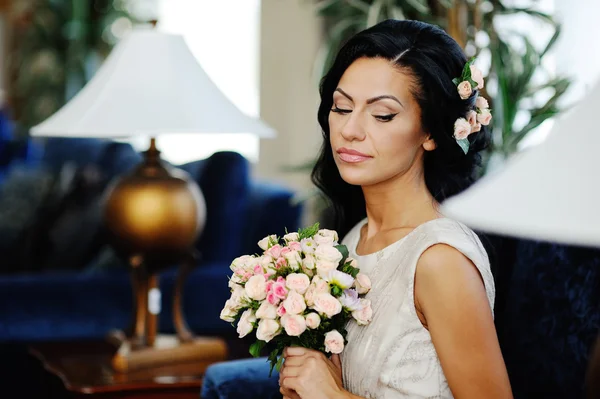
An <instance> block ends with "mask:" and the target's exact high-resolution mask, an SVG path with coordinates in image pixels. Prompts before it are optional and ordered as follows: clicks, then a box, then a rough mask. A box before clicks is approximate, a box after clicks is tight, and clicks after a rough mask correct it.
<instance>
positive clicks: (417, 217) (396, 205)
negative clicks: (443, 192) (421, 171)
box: [362, 173, 440, 237]
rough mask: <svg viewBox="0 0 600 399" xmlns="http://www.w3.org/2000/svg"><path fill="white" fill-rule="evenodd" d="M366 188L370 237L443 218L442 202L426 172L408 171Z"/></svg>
mask: <svg viewBox="0 0 600 399" xmlns="http://www.w3.org/2000/svg"><path fill="white" fill-rule="evenodd" d="M362 189H363V194H364V196H365V203H366V208H367V209H366V211H367V219H368V223H369V226H368V236H369V237H372V236H374V235H375V234H377V233H378V232H381V231H386V230H391V229H396V228H401V227H416V226H418V225H420V224H422V223H425V222H427V221H429V220H432V219H436V218H438V217H440V214H439V212H438V209H437V208H438V204H437V202H436V201H435V199H434V198H433V196H432V195H431V193H430V192H429V190H428V189H427V186H426V185H425V181H424V178H423V177H422V175H421V176H418V175H417V174H410V173H406V174H403V175H400V176H397V177H395V178H392V179H390V180H387V181H385V182H381V183H378V184H376V185H373V186H365V187H363V188H362Z"/></svg>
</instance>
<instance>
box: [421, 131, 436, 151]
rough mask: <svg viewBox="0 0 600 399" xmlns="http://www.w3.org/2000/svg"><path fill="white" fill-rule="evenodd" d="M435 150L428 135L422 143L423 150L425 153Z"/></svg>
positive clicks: (433, 143)
mask: <svg viewBox="0 0 600 399" xmlns="http://www.w3.org/2000/svg"><path fill="white" fill-rule="evenodd" d="M436 148H437V144H436V143H435V141H434V140H433V138H432V137H431V135H430V134H428V135H427V139H425V141H424V142H423V149H424V150H425V151H433V150H435V149H436Z"/></svg>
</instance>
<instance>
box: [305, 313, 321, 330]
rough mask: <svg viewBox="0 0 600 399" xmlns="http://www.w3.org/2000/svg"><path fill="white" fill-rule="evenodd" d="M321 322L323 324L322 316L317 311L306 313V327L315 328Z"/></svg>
mask: <svg viewBox="0 0 600 399" xmlns="http://www.w3.org/2000/svg"><path fill="white" fill-rule="evenodd" d="M319 324H321V318H320V317H319V315H318V314H316V313H309V314H307V315H306V327H308V328H310V329H312V330H314V329H315V328H319Z"/></svg>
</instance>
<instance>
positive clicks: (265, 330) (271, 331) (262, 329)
mask: <svg viewBox="0 0 600 399" xmlns="http://www.w3.org/2000/svg"><path fill="white" fill-rule="evenodd" d="M280 333H281V326H280V325H279V323H277V322H276V321H275V320H271V319H262V320H261V321H259V322H258V329H257V330H256V338H258V339H260V340H261V341H265V342H269V341H270V340H272V339H273V338H275V337H276V336H277V335H279V334H280Z"/></svg>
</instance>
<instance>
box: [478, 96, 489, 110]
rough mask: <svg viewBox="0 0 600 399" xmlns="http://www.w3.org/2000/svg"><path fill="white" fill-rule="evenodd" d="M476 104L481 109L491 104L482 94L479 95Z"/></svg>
mask: <svg viewBox="0 0 600 399" xmlns="http://www.w3.org/2000/svg"><path fill="white" fill-rule="evenodd" d="M475 106H476V107H477V108H479V109H486V108H489V107H490V105H489V104H488V101H487V100H486V99H485V98H484V97H481V96H478V97H477V100H475Z"/></svg>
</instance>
